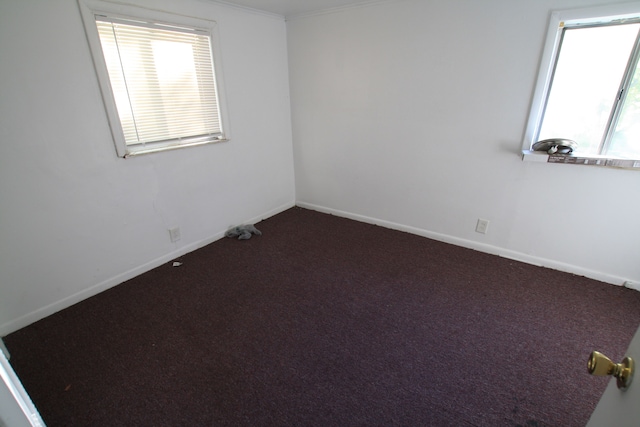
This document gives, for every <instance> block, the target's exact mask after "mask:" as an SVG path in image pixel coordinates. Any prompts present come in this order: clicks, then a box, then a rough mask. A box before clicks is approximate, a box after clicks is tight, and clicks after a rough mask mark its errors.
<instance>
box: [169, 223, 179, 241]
mask: <svg viewBox="0 0 640 427" xmlns="http://www.w3.org/2000/svg"><path fill="white" fill-rule="evenodd" d="M169 238H170V239H171V241H172V242H177V241H178V240H180V227H173V228H170V229H169Z"/></svg>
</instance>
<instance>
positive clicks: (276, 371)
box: [5, 208, 640, 427]
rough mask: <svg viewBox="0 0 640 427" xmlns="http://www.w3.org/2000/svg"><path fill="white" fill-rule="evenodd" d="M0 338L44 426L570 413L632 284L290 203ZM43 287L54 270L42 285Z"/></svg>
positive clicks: (575, 421) (477, 418) (579, 402)
mask: <svg viewBox="0 0 640 427" xmlns="http://www.w3.org/2000/svg"><path fill="white" fill-rule="evenodd" d="M256 225H257V227H258V228H259V229H260V230H261V231H262V232H263V235H262V236H254V237H253V238H251V239H250V240H246V241H239V240H235V239H223V240H220V241H217V242H215V243H213V244H211V245H209V246H207V247H205V248H202V249H200V250H198V251H195V252H192V253H190V254H188V255H186V256H184V257H182V258H180V259H179V261H181V262H182V263H183V264H182V265H181V266H179V267H173V266H172V264H171V263H168V264H166V265H163V266H161V267H159V268H157V269H154V270H152V271H150V272H148V273H145V274H143V275H141V276H139V277H137V278H135V279H133V280H130V281H128V282H126V283H123V284H121V285H119V286H116V287H114V288H112V289H110V290H108V291H106V292H103V293H101V294H99V295H97V296H95V297H93V298H90V299H88V300H85V301H83V302H81V303H79V304H76V305H74V306H73V307H70V308H68V309H66V310H63V311H61V312H59V313H57V314H54V315H52V316H50V317H48V318H46V319H44V320H42V321H39V322H37V323H35V324H33V325H30V326H28V327H26V328H24V329H21V330H19V331H17V332H15V333H13V334H11V335H9V336H7V337H6V338H5V343H6V345H7V347H8V349H9V351H10V352H11V356H12V358H11V363H12V365H13V367H14V369H15V370H16V372H17V373H18V375H19V376H20V378H21V379H22V381H23V384H24V386H25V388H26V389H27V391H28V392H29V394H30V395H31V397H32V399H33V400H34V403H35V405H36V406H37V408H38V409H39V410H40V413H41V415H42V417H43V419H44V421H45V422H46V423H47V424H48V425H49V426H50V427H51V426H110V427H111V426H214V425H215V426H219V425H220V426H272V425H275V426H390V425H394V426H396V425H397V426H527V427H533V426H563V427H567V426H584V425H585V423H586V422H587V420H588V419H589V416H590V414H591V412H592V411H593V409H594V407H595V405H596V403H597V402H598V400H599V399H600V397H601V395H602V393H603V391H604V389H605V387H606V384H607V382H608V379H607V378H602V377H592V376H590V375H588V374H587V372H586V371H587V369H586V361H587V358H588V355H589V353H590V352H591V351H592V350H596V349H597V350H600V351H602V352H604V353H605V354H607V355H608V356H610V357H612V358H613V359H615V360H616V361H619V360H621V359H622V357H623V356H624V352H625V350H626V348H627V346H628V344H629V341H630V340H631V337H632V336H633V333H634V332H635V331H636V329H637V327H638V325H639V324H640V293H639V292H636V291H632V290H629V289H625V288H622V287H617V286H613V285H608V284H604V283H600V282H597V281H594V280H590V279H586V278H584V277H578V276H574V275H571V274H566V273H561V272H557V271H553V270H549V269H544V268H539V267H535V266H531V265H527V264H523V263H519V262H516V261H512V260H508V259H504V258H499V257H496V256H492V255H487V254H483V253H480V252H477V251H473V250H469V249H464V248H460V247H456V246H453V245H448V244H445V243H441V242H436V241H433V240H429V239H425V238H423V237H419V236H415V235H411V234H407V233H402V232H398V231H392V230H388V229H385V228H382V227H377V226H374V225H368V224H363V223H358V222H354V221H351V220H348V219H343V218H338V217H335V216H331V215H326V214H321V213H318V212H314V211H310V210H306V209H301V208H293V209H290V210H288V211H286V212H283V213H281V214H279V215H277V216H275V217H272V218H270V219H268V220H265V221H262V222H260V223H259V224H256ZM52 286H55V284H52Z"/></svg>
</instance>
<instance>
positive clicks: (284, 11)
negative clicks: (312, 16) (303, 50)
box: [221, 0, 379, 17]
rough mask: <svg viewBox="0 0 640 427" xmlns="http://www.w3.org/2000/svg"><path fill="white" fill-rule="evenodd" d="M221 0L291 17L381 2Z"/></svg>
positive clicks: (363, 0) (342, 0) (365, 0)
mask: <svg viewBox="0 0 640 427" xmlns="http://www.w3.org/2000/svg"><path fill="white" fill-rule="evenodd" d="M221 2H222V3H227V4H233V5H237V6H243V7H249V8H251V9H257V10H261V11H264V12H269V13H275V14H277V15H282V16H288V17H291V16H296V15H305V14H309V13H314V12H319V11H322V10H327V9H334V8H340V7H345V6H353V5H358V4H366V3H374V2H375V3H379V0H377V1H375V0H221Z"/></svg>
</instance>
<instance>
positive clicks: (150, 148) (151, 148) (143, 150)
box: [122, 138, 229, 158]
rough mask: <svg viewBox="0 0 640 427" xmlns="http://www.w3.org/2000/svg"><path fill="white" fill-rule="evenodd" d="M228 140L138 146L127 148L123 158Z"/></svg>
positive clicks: (226, 139)
mask: <svg viewBox="0 0 640 427" xmlns="http://www.w3.org/2000/svg"><path fill="white" fill-rule="evenodd" d="M227 141H229V139H228V138H220V139H213V140H211V139H207V140H196V141H192V142H187V143H168V144H150V145H147V146H138V147H135V146H134V148H132V147H127V153H126V154H125V155H124V156H122V157H124V158H127V157H134V156H139V155H141V154H151V153H159V152H162V151H169V150H177V149H179V148H187V147H197V146H200V145H208V144H217V143H219V142H227Z"/></svg>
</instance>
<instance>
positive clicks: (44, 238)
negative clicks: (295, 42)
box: [0, 0, 295, 336]
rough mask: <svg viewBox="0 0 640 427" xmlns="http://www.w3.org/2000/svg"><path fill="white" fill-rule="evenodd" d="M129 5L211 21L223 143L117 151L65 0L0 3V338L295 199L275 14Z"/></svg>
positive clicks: (75, 14) (280, 23) (281, 34)
mask: <svg viewBox="0 0 640 427" xmlns="http://www.w3.org/2000/svg"><path fill="white" fill-rule="evenodd" d="M132 3H134V4H137V5H139V6H143V7H144V6H147V7H152V8H156V9H161V10H165V11H169V12H177V13H181V14H186V15H191V16H196V17H204V18H209V19H212V20H215V21H217V23H218V25H219V35H220V39H221V40H220V46H221V50H222V52H221V56H222V67H223V70H224V73H223V74H224V83H225V90H226V95H227V107H228V111H227V114H228V116H229V121H230V131H231V138H232V140H231V141H230V142H227V143H220V144H215V145H208V146H201V147H193V148H187V149H182V150H176V151H171V152H165V153H158V154H149V155H144V156H140V157H136V158H129V159H121V158H117V157H116V153H115V149H114V146H113V143H112V140H111V136H110V133H109V128H108V123H107V119H106V115H105V112H104V109H103V106H102V100H101V96H100V91H99V87H98V82H97V80H96V76H95V72H94V68H93V65H92V61H91V56H90V52H89V47H88V44H87V41H86V38H85V34H84V29H83V25H82V21H81V18H80V12H79V9H78V5H77V3H76V1H75V0H21V1H16V0H0V58H1V60H0V203H1V206H0V336H2V335H5V334H7V333H9V332H12V331H14V330H16V329H18V328H20V327H22V326H25V325H27V324H29V323H31V322H33V321H35V320H38V319H39V318H41V317H44V316H46V315H49V314H51V313H53V312H55V311H57V310H59V309H61V308H64V307H66V306H68V305H70V304H72V303H75V302H77V301H79V300H81V299H83V298H86V297H88V296H91V295H93V294H95V293H97V292H99V291H101V290H104V289H106V288H108V287H110V286H113V285H116V284H118V283H120V282H122V281H124V280H126V279H128V278H130V277H133V276H135V275H137V274H139V273H141V272H143V271H145V270H147V269H150V268H152V267H155V266H157V265H159V264H160V263H162V262H167V261H169V260H170V259H172V258H173V257H176V256H178V255H181V254H183V253H185V252H188V251H190V250H193V249H195V248H197V247H199V246H202V245H204V244H206V243H209V242H211V241H213V240H215V239H217V238H220V237H221V236H222V233H224V231H225V230H226V229H227V228H228V227H229V226H230V225H234V224H237V223H239V222H245V221H256V220H259V219H261V218H263V217H266V216H269V215H272V214H274V213H277V212H279V211H281V210H283V209H285V208H288V207H291V206H293V204H294V197H295V190H294V175H293V160H292V159H293V153H292V142H291V115H290V102H289V101H290V100H289V88H288V69H287V48H286V26H285V22H284V20H283V19H282V18H278V17H275V16H269V15H261V14H256V13H250V12H247V11H244V10H239V9H234V8H230V7H226V6H220V5H214V4H212V3H207V2H204V1H198V0H181V1H179V2H178V1H171V0H133V1H132ZM174 226H179V227H180V228H181V232H182V239H181V240H180V241H178V242H177V243H175V244H174V243H171V242H170V240H169V234H168V232H167V229H168V228H170V227H174Z"/></svg>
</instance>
